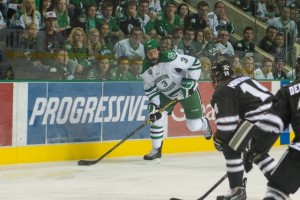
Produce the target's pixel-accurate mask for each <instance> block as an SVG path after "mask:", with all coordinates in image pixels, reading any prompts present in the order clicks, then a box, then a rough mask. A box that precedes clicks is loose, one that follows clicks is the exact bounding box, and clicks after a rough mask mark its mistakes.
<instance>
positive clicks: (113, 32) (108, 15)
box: [100, 1, 124, 40]
mask: <svg viewBox="0 0 300 200" xmlns="http://www.w3.org/2000/svg"><path fill="white" fill-rule="evenodd" d="M101 14H102V15H101V16H100V20H101V23H103V22H107V23H108V24H109V28H110V29H109V34H108V35H109V36H113V37H114V38H112V39H113V40H120V39H122V38H123V37H124V33H123V32H122V31H121V30H120V27H119V25H118V23H117V21H116V19H115V18H114V17H113V16H112V14H113V4H112V2H110V1H105V2H104V3H103V4H102V6H101Z"/></svg>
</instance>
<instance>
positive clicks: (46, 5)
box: [38, 0, 53, 26]
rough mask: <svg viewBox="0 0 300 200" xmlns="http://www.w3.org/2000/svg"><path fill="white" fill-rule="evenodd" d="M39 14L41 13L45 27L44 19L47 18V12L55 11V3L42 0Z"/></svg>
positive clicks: (49, 0) (50, 0)
mask: <svg viewBox="0 0 300 200" xmlns="http://www.w3.org/2000/svg"><path fill="white" fill-rule="evenodd" d="M38 10H39V12H40V13H41V23H42V24H43V26H45V25H44V19H45V16H46V12H49V11H52V10H53V2H52V0H42V1H41V4H40V7H39V9H38Z"/></svg>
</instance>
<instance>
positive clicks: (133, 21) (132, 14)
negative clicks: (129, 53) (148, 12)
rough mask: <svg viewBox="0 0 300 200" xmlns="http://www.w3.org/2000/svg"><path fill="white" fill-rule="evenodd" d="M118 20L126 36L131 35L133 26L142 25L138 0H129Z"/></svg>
mask: <svg viewBox="0 0 300 200" xmlns="http://www.w3.org/2000/svg"><path fill="white" fill-rule="evenodd" d="M116 20H117V22H118V23H119V26H120V29H121V30H122V32H123V33H124V35H125V36H129V34H130V32H131V29H132V28H133V27H141V23H140V20H139V18H138V15H137V4H136V1H135V0H129V1H128V2H127V4H126V8H125V12H124V13H122V14H121V15H120V16H119V17H117V18H116Z"/></svg>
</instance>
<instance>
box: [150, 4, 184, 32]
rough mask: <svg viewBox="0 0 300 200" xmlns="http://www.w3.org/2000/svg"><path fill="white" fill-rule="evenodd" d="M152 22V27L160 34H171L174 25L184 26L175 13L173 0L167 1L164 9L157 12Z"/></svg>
mask: <svg viewBox="0 0 300 200" xmlns="http://www.w3.org/2000/svg"><path fill="white" fill-rule="evenodd" d="M154 24H155V25H154V28H155V30H156V32H157V33H158V34H159V35H160V36H166V35H170V36H171V35H172V32H173V30H174V27H176V26H178V27H184V24H183V23H182V22H181V21H180V19H179V16H178V15H177V14H176V4H175V1H174V0H169V1H168V3H167V8H166V11H165V12H164V13H160V14H158V16H157V18H156V20H155V22H154Z"/></svg>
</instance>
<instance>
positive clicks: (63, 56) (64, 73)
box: [46, 49, 75, 80]
mask: <svg viewBox="0 0 300 200" xmlns="http://www.w3.org/2000/svg"><path fill="white" fill-rule="evenodd" d="M46 79H48V80H74V79H75V77H74V69H72V68H71V67H70V65H69V56H68V52H67V51H66V50H64V49H58V50H57V51H56V52H55V53H54V64H52V66H51V67H49V68H48V72H47V78H46Z"/></svg>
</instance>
